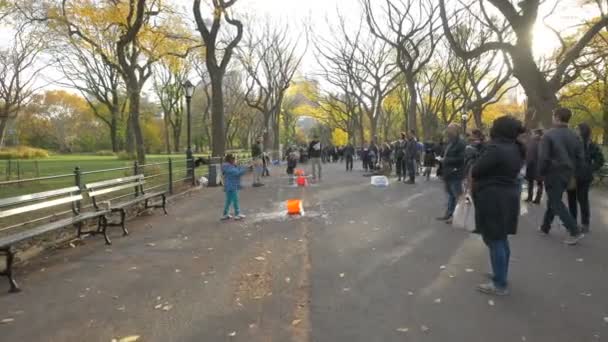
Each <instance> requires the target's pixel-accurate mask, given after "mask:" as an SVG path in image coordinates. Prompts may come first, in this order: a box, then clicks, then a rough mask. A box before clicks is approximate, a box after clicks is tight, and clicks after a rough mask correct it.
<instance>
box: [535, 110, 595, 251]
mask: <svg viewBox="0 0 608 342" xmlns="http://www.w3.org/2000/svg"><path fill="white" fill-rule="evenodd" d="M571 117H572V112H571V111H570V110H569V109H567V108H557V109H556V110H554V111H553V127H554V128H553V129H551V130H549V131H547V133H546V134H545V135H544V136H543V139H542V140H541V144H540V152H539V158H538V165H539V173H540V176H541V179H542V178H544V180H545V189H546V190H547V201H548V202H547V210H546V211H545V217H544V220H543V224H542V225H541V226H540V228H539V230H540V231H541V232H542V233H544V234H549V231H550V230H551V224H552V223H553V219H554V218H555V215H557V216H559V218H560V220H561V221H562V223H563V224H564V226H565V227H566V229H567V230H568V232H569V233H570V237H569V238H568V239H566V240H565V241H564V243H566V244H568V245H576V244H577V243H578V241H580V239H581V238H583V236H584V235H583V234H582V233H581V232H580V231H579V229H578V226H577V224H576V220H575V219H574V218H573V217H572V215H571V214H570V212H569V211H568V208H566V206H565V205H564V203H563V202H562V196H563V195H564V192H566V190H567V189H568V188H569V187H571V186H572V183H575V178H574V177H575V174H576V171H577V170H579V169H580V167H581V166H582V164H583V144H582V143H581V141H580V140H579V138H578V137H577V136H576V134H575V133H574V132H573V131H571V130H570V129H569V128H568V122H569V121H570V118H571Z"/></svg>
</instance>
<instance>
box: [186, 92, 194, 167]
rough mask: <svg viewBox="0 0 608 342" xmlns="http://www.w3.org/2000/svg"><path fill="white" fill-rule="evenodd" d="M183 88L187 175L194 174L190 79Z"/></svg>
mask: <svg viewBox="0 0 608 342" xmlns="http://www.w3.org/2000/svg"><path fill="white" fill-rule="evenodd" d="M183 86H184V90H185V91H186V113H187V115H188V117H187V129H188V130H187V139H186V140H187V142H186V144H187V147H188V148H187V149H186V165H187V169H188V177H192V176H193V175H194V157H193V156H192V119H191V112H190V102H191V101H192V95H193V94H194V84H192V82H190V80H186V82H184V85H183Z"/></svg>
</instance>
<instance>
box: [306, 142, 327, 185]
mask: <svg viewBox="0 0 608 342" xmlns="http://www.w3.org/2000/svg"><path fill="white" fill-rule="evenodd" d="M322 151H323V149H322V146H321V142H320V141H319V137H317V136H314V137H313V139H312V141H311V142H310V144H309V145H308V156H309V158H310V163H311V166H312V179H313V180H315V181H316V180H317V179H318V180H321V153H322Z"/></svg>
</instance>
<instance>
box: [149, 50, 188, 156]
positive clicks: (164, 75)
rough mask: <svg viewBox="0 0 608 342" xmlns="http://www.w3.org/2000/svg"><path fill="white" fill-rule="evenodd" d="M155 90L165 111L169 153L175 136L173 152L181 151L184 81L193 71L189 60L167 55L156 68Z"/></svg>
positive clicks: (166, 141)
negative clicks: (171, 141) (171, 139)
mask: <svg viewBox="0 0 608 342" xmlns="http://www.w3.org/2000/svg"><path fill="white" fill-rule="evenodd" d="M154 70H155V72H154V76H153V84H154V92H155V93H156V96H157V97H158V99H159V102H160V107H161V108H162V111H163V121H164V126H165V139H166V140H165V144H166V151H167V153H171V146H170V145H171V144H170V137H172V138H173V152H175V153H177V152H180V139H181V134H182V126H183V121H184V120H183V118H184V95H185V91H184V86H183V85H184V83H186V80H187V79H188V75H189V74H190V72H191V66H190V64H189V63H188V61H187V60H185V59H181V58H177V57H167V58H165V59H163V60H161V61H160V62H159V63H157V64H156V66H155V68H154Z"/></svg>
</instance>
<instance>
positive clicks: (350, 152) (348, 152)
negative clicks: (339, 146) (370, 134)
mask: <svg viewBox="0 0 608 342" xmlns="http://www.w3.org/2000/svg"><path fill="white" fill-rule="evenodd" d="M342 155H343V156H344V159H346V171H352V170H353V162H354V156H355V148H354V147H353V144H351V143H348V145H346V147H344V149H343V150H342Z"/></svg>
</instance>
